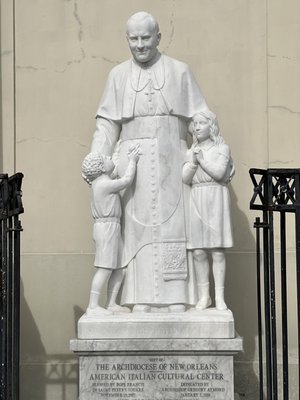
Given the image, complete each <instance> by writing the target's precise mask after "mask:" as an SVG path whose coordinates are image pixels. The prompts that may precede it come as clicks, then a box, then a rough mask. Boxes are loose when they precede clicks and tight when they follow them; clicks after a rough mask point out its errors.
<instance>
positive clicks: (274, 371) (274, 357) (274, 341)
mask: <svg viewBox="0 0 300 400" xmlns="http://www.w3.org/2000/svg"><path fill="white" fill-rule="evenodd" d="M269 225H270V236H269V239H270V265H269V266H270V295H271V297H270V301H271V340H272V343H271V348H272V381H273V384H272V387H273V399H272V400H277V399H278V382H277V334H276V294H275V260H274V220H273V211H270V212H269Z"/></svg>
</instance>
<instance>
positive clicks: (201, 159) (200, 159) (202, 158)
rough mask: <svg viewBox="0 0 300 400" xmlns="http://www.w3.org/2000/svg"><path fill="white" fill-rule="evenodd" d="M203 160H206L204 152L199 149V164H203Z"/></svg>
mask: <svg viewBox="0 0 300 400" xmlns="http://www.w3.org/2000/svg"><path fill="white" fill-rule="evenodd" d="M203 160H204V157H203V153H202V150H200V149H199V151H198V153H197V161H198V162H201V161H203Z"/></svg>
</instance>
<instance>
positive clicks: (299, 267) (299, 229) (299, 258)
mask: <svg viewBox="0 0 300 400" xmlns="http://www.w3.org/2000/svg"><path fill="white" fill-rule="evenodd" d="M295 183H296V186H295V191H296V216H295V219H296V271H297V309H298V315H297V316H298V396H299V399H300V389H299V386H300V174H299V173H298V174H296V175H295Z"/></svg>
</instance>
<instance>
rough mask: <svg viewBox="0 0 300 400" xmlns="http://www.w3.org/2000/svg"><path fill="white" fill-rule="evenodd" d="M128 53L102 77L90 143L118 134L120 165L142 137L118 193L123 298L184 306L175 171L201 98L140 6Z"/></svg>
mask: <svg viewBox="0 0 300 400" xmlns="http://www.w3.org/2000/svg"><path fill="white" fill-rule="evenodd" d="M126 33H127V40H128V44H129V48H130V50H131V53H132V56H133V58H132V59H130V60H128V61H125V62H123V63H122V64H120V65H117V66H116V67H114V68H113V69H112V71H111V72H110V75H109V77H108V81H107V84H106V88H105V91H104V94H103V96H102V100H101V102H100V105H99V108H98V111H97V119H96V121H97V122H96V124H97V127H96V132H95V134H94V139H93V143H92V151H98V152H101V153H104V154H107V155H111V154H112V153H113V151H114V148H115V145H116V143H117V142H118V141H119V160H118V173H119V174H120V175H121V176H122V175H123V174H124V172H125V170H126V168H127V165H128V158H127V152H128V148H129V147H131V146H133V145H135V144H136V143H139V144H140V147H141V152H142V154H143V157H142V158H141V159H140V162H139V168H138V171H137V175H136V181H135V184H134V185H133V186H131V187H130V189H129V190H127V191H126V192H125V193H124V194H123V197H122V206H123V214H122V227H123V230H122V236H123V241H124V251H123V257H122V265H121V266H127V272H126V277H125V281H124V287H123V291H122V297H121V304H123V305H127V306H134V307H133V311H134V312H147V311H150V309H151V306H153V307H161V306H167V307H168V309H169V311H170V312H182V311H184V310H185V306H186V305H187V304H193V303H195V301H196V299H195V298H191V295H190V293H189V289H188V287H189V285H188V280H189V271H188V269H189V266H188V263H187V256H186V235H185V216H184V205H183V195H182V191H183V184H182V177H181V171H182V166H183V163H184V155H185V152H186V150H187V145H186V138H187V132H188V122H189V120H190V118H192V116H193V115H194V114H195V113H196V112H198V111H201V110H206V109H207V106H206V103H205V101H204V99H203V96H202V94H201V91H200V89H199V87H198V85H197V83H196V81H195V79H194V77H193V75H192V73H191V72H190V70H189V68H188V67H187V65H186V64H184V63H182V62H180V61H177V60H174V59H172V58H170V57H168V56H166V55H162V54H161V53H160V52H159V51H158V49H157V46H158V45H159V42H160V38H161V34H160V32H159V26H158V23H157V21H156V20H155V19H154V18H153V16H152V15H150V14H148V13H146V12H138V13H137V14H134V15H133V16H132V17H131V18H130V19H129V20H128V22H127V32H126Z"/></svg>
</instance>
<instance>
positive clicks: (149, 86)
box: [145, 80, 155, 102]
mask: <svg viewBox="0 0 300 400" xmlns="http://www.w3.org/2000/svg"><path fill="white" fill-rule="evenodd" d="M154 93H155V92H154V90H153V85H152V80H149V85H148V91H147V92H145V95H146V96H148V101H149V102H151V101H152V95H153V94H154Z"/></svg>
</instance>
